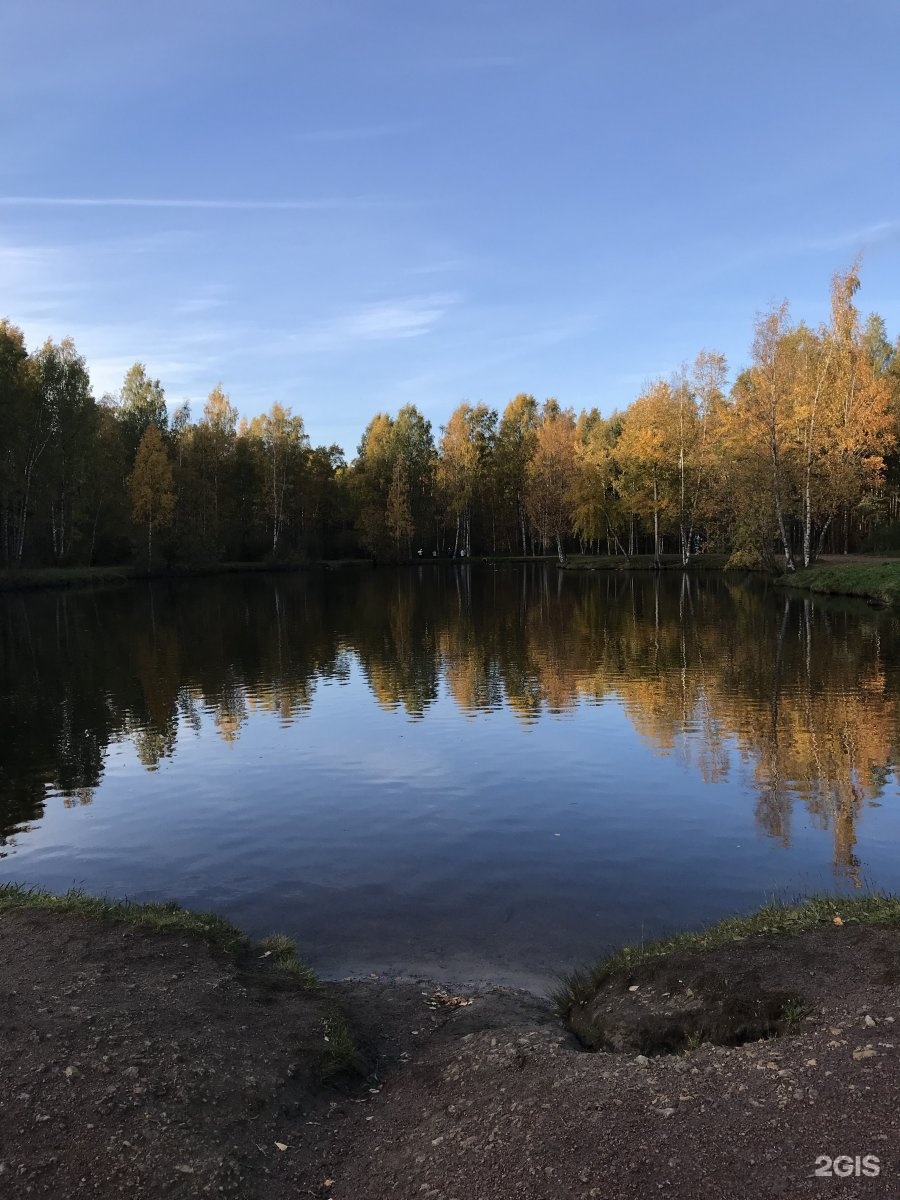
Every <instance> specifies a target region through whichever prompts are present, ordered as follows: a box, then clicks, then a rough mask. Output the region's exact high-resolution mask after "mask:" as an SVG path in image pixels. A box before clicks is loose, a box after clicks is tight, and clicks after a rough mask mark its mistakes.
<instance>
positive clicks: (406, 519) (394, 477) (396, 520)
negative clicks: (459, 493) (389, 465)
mask: <svg viewBox="0 0 900 1200" xmlns="http://www.w3.org/2000/svg"><path fill="white" fill-rule="evenodd" d="M384 515H385V521H386V523H387V528H388V532H389V533H390V535H391V538H392V539H393V542H394V546H395V548H396V552H397V557H398V558H399V557H400V548H401V545H402V544H403V543H405V544H406V552H407V556H410V555H411V553H412V549H411V546H410V544H409V539H410V538H411V537H412V534H413V529H414V528H415V527H414V525H413V518H412V508H411V507H410V503H409V485H408V483H407V481H406V465H405V463H404V460H403V458H402V456H401V455H397V457H396V458H395V460H394V469H393V472H392V473H391V486H390V487H389V488H388V494H387V505H386V508H385V514H384Z"/></svg>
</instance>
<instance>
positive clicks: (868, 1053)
mask: <svg viewBox="0 0 900 1200" xmlns="http://www.w3.org/2000/svg"><path fill="white" fill-rule="evenodd" d="M877 1053H878V1052H877V1051H876V1050H873V1049H872V1047H871V1046H866V1047H864V1048H863V1049H862V1050H854V1051H853V1058H854V1061H855V1062H859V1060H860V1059H861V1058H876V1057H877Z"/></svg>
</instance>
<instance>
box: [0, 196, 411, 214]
mask: <svg viewBox="0 0 900 1200" xmlns="http://www.w3.org/2000/svg"><path fill="white" fill-rule="evenodd" d="M394 203H397V202H396V201H391V200H382V199H376V198H373V197H366V196H356V197H331V198H326V199H321V200H253V199H250V200H230V199H219V198H213V199H202V198H194V197H189V196H180V197H163V196H0V205H3V206H5V207H12V206H17V207H23V208H24V207H33V208H37V207H42V208H177V209H191V208H196V209H223V210H234V211H237V212H248V211H254V210H261V211H275V212H279V211H285V212H317V211H321V212H327V211H331V210H334V209H340V208H368V207H373V206H381V205H387V204H394Z"/></svg>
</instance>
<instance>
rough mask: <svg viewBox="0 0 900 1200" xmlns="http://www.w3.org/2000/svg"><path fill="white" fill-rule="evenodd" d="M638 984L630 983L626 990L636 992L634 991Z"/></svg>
mask: <svg viewBox="0 0 900 1200" xmlns="http://www.w3.org/2000/svg"><path fill="white" fill-rule="evenodd" d="M638 986H639V985H638V984H636V983H633V984H632V985H631V987H630V988H629V989H628V990H629V992H636V991H637V990H638Z"/></svg>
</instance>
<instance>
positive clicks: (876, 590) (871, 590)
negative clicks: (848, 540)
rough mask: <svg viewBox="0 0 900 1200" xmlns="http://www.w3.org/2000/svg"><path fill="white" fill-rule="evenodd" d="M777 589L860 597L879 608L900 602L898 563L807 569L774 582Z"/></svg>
mask: <svg viewBox="0 0 900 1200" xmlns="http://www.w3.org/2000/svg"><path fill="white" fill-rule="evenodd" d="M777 582H778V584H779V585H780V586H781V587H789V588H799V589H802V590H803V591H808V592H816V593H819V594H822V595H829V596H861V597H863V598H864V599H866V600H877V601H878V602H879V603H880V604H896V603H898V602H900V562H896V561H894V562H878V563H848V564H847V565H846V566H831V565H829V566H820V567H807V568H806V570H804V571H796V572H795V573H793V574H791V575H782V576H780V577H779V579H778V581H777Z"/></svg>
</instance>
